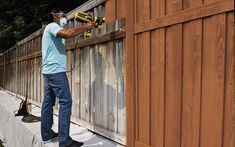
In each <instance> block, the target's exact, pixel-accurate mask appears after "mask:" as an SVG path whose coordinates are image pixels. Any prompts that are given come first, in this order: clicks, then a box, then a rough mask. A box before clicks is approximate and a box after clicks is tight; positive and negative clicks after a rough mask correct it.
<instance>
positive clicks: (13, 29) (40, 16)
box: [0, 0, 87, 52]
mask: <svg viewBox="0 0 235 147" xmlns="http://www.w3.org/2000/svg"><path fill="white" fill-rule="evenodd" d="M86 1H87V0H1V1H0V52H2V51H3V50H6V49H8V48H10V47H11V46H13V45H14V44H15V43H16V42H18V41H20V40H21V39H23V38H25V37H26V36H28V35H30V34H31V33H33V32H35V31H36V30H38V29H39V28H41V24H42V22H47V19H48V13H49V12H50V11H51V9H53V8H62V9H64V10H65V11H66V12H69V11H71V10H73V9H74V8H76V7H78V6H79V5H81V4H83V3H84V2H86Z"/></svg>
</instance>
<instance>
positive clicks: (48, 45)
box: [42, 22, 66, 74]
mask: <svg viewBox="0 0 235 147" xmlns="http://www.w3.org/2000/svg"><path fill="white" fill-rule="evenodd" d="M61 29H63V28H62V27H61V26H60V25H59V24H57V23H54V22H53V23H50V24H48V25H47V26H46V28H45V30H44V33H43V36H42V67H43V70H42V73H43V74H54V73H60V72H65V71H66V49H65V40H64V39H62V38H59V37H56V34H57V32H58V31H59V30H61Z"/></svg>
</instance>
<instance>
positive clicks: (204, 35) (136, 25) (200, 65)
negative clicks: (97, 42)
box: [125, 0, 235, 147]
mask: <svg viewBox="0 0 235 147" xmlns="http://www.w3.org/2000/svg"><path fill="white" fill-rule="evenodd" d="M126 5H127V9H126V10H128V15H126V16H127V18H126V41H127V42H128V43H127V45H126V64H125V66H126V68H125V69H126V70H125V72H126V75H125V77H126V89H127V91H126V100H127V104H126V105H127V118H128V119H127V130H128V131H127V146H128V147H234V145H235V144H234V141H233V139H234V126H235V125H234V124H233V123H235V121H234V108H235V94H234V89H235V88H234V80H235V79H234V78H235V77H234V59H235V57H234V0H128V2H127V3H126Z"/></svg>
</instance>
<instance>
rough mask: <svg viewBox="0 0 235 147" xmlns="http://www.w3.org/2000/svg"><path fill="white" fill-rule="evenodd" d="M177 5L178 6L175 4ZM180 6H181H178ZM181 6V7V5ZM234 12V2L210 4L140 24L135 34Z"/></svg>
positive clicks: (136, 26) (226, 1)
mask: <svg viewBox="0 0 235 147" xmlns="http://www.w3.org/2000/svg"><path fill="white" fill-rule="evenodd" d="M174 5H177V4H174ZM178 5H179V4H178ZM179 6H180V5H179ZM232 10H234V1H233V0H224V1H220V2H215V3H209V4H206V5H202V6H199V7H196V8H192V9H188V10H185V11H178V12H177V13H173V14H171V15H166V16H163V17H162V18H157V19H155V20H149V21H144V22H141V23H138V24H136V25H135V27H134V32H135V33H140V32H143V31H149V30H153V29H158V28H162V27H166V26H170V25H174V24H178V23H182V22H186V21H192V20H195V19H199V18H203V17H208V16H211V15H216V14H220V13H225V12H228V11H232Z"/></svg>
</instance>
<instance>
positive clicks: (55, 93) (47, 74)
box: [41, 9, 95, 147]
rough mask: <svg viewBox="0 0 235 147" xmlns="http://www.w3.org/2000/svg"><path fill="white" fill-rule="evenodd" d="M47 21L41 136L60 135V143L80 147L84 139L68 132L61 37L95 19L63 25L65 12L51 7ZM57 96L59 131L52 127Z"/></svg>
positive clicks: (68, 96) (63, 146) (67, 93)
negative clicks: (48, 22) (76, 137)
mask: <svg viewBox="0 0 235 147" xmlns="http://www.w3.org/2000/svg"><path fill="white" fill-rule="evenodd" d="M50 21H51V22H50V24H48V25H47V26H46V28H45V30H44V33H43V37H42V66H43V70H42V73H43V76H44V100H43V104H42V110H41V135H42V140H43V141H44V142H45V143H47V142H50V141H51V140H52V139H55V138H57V137H58V136H59V147H79V146H82V145H83V143H81V142H77V141H74V140H72V138H71V137H70V136H69V130H70V129H69V128H70V116H71V107H72V98H71V94H70V89H69V84H68V79H67V76H66V50H65V40H64V39H67V38H71V37H75V36H77V35H79V34H81V33H83V32H84V31H85V30H88V29H91V28H92V27H93V26H95V23H94V22H89V23H87V24H84V25H82V26H80V27H74V28H70V29H64V28H63V27H64V26H65V24H67V19H66V15H65V12H64V11H62V10H60V9H54V10H52V12H51V14H50ZM56 97H57V98H58V102H59V105H60V107H59V128H58V130H59V132H58V133H55V132H54V131H53V130H52V129H51V128H52V124H53V106H54V105H55V98H56Z"/></svg>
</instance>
